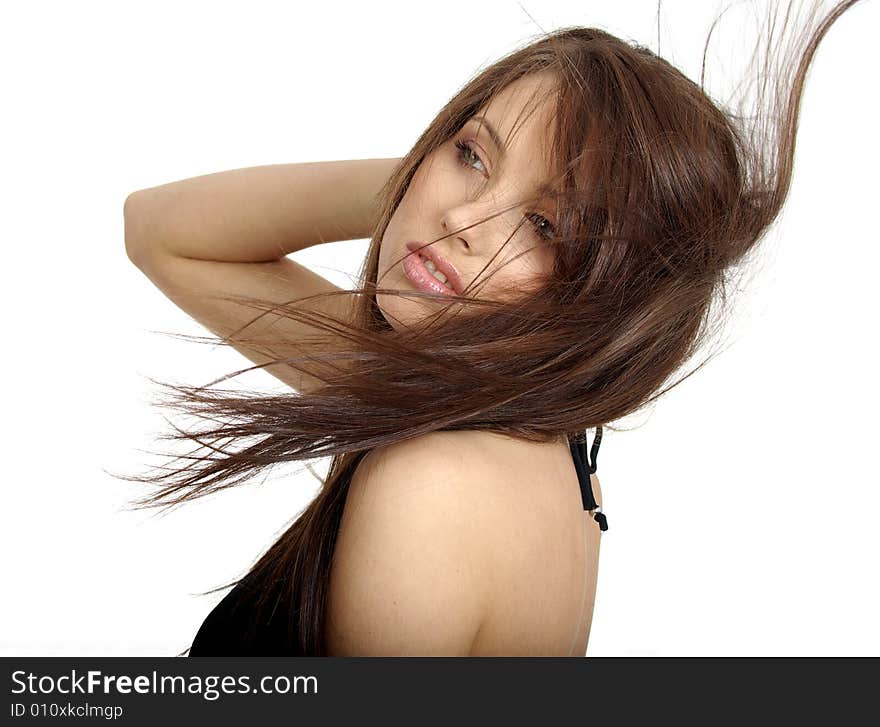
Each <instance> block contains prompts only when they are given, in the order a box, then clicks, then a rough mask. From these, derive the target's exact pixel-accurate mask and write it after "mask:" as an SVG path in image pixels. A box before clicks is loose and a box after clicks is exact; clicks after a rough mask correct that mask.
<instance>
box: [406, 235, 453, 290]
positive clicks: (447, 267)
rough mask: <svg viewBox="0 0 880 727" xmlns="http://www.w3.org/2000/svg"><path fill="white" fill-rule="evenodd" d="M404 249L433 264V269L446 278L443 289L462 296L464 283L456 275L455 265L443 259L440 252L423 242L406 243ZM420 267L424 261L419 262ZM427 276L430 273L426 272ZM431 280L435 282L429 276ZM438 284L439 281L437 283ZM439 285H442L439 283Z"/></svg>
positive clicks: (411, 256)
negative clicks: (420, 263)
mask: <svg viewBox="0 0 880 727" xmlns="http://www.w3.org/2000/svg"><path fill="white" fill-rule="evenodd" d="M406 247H407V249H408V250H409V251H410V252H417V253H418V255H419V256H421V257H422V258H424V259H427V260H430V261H431V262H432V263H434V267H435V268H436V269H437V271H438V272H441V273H443V275H444V276H445V277H446V284H445V287H446V288H447V289H450V290H451V291H452V293H453V294H454V295H462V293H463V291H464V283H463V282H462V280H461V276H460V275H459V274H458V270H456V269H455V265H453V264H452V263H451V262H449V260H447V259H446V258H445V257H443V256H442V255H441V254H440V251H439V250H437V249H436V248H435V247H433V246H432V245H426V244H425V243H424V242H418V241H416V242H408V243H406ZM413 257H415V256H414V255H410V256H408V258H407V259H409V258H413ZM421 262H422V265H424V260H422V261H421ZM426 272H427V274H428V275H431V273H430V271H426ZM431 278H432V279H433V280H437V279H436V278H434V276H433V275H431ZM437 282H438V283H439V282H440V281H439V280H438V281H437ZM440 285H444V284H443V283H440Z"/></svg>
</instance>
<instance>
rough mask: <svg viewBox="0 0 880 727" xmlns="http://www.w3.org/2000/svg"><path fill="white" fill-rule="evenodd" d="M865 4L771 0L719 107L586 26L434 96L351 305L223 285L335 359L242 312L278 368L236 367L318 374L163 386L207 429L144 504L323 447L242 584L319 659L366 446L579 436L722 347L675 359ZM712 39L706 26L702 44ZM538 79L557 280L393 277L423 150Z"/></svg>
mask: <svg viewBox="0 0 880 727" xmlns="http://www.w3.org/2000/svg"><path fill="white" fill-rule="evenodd" d="M855 3H856V0H848V1H847V2H840V3H837V4H835V5H833V6H832V7H831V8H830V9H826V10H824V11H823V10H821V9H820V7H821V3H820V4H808V5H802V4H799V3H790V4H782V5H781V6H774V8H773V9H772V10H770V11H768V15H767V17H766V24H765V26H764V27H763V29H762V32H761V34H760V37H759V38H758V40H757V42H756V44H755V46H754V48H753V49H752V48H748V49H746V48H744V49H743V51H744V53H749V54H751V53H752V52H754V55H752V56H751V57H752V61H751V63H750V65H749V69H748V71H747V75H746V76H745V78H744V80H745V81H746V82H745V83H743V84H740V86H738V89H740V90H741V93H740V96H739V97H738V98H736V99H730V100H727V101H721V100H719V99H715V98H712V97H710V95H709V94H708V93H707V91H706V90H705V88H704V85H703V74H701V78H700V83H699V84H698V83H696V82H695V81H693V80H691V79H689V78H688V77H686V76H685V75H684V74H683V73H682V72H681V71H679V70H678V69H677V68H676V67H674V66H673V65H671V64H670V63H669V62H667V61H666V60H664V59H663V58H661V57H659V56H658V55H656V54H655V53H654V52H652V51H651V50H649V49H648V48H645V47H642V46H639V45H635V44H632V43H630V42H625V41H623V40H621V39H619V38H617V37H615V36H613V35H611V34H609V33H608V32H605V31H603V30H599V29H596V28H587V27H567V28H562V29H559V30H555V31H553V32H549V33H544V34H541V36H540V37H539V38H538V39H537V40H535V41H533V42H530V43H529V44H528V45H526V46H524V47H522V48H520V49H518V50H515V51H514V52H512V53H509V54H508V55H506V56H505V57H503V58H501V59H500V60H498V61H497V62H495V63H493V64H491V65H490V66H489V67H487V68H485V69H484V70H481V71H480V72H479V73H478V74H477V75H476V76H475V77H473V78H472V79H470V80H469V81H468V82H467V83H465V85H464V86H463V87H462V88H461V89H460V90H459V91H458V92H457V93H456V94H455V96H454V97H453V98H452V99H451V100H449V101H448V102H447V103H446V104H445V105H444V106H443V107H442V108H441V109H440V111H439V112H438V113H437V115H436V117H435V118H434V119H433V121H432V122H431V123H430V124H429V125H428V128H427V129H425V131H424V132H423V133H422V134H421V136H420V137H419V138H418V140H417V141H416V143H415V145H414V146H413V147H412V149H411V150H410V151H409V152H408V153H407V154H406V156H405V157H403V159H402V160H401V163H400V164H399V165H398V167H397V168H396V170H395V171H394V173H393V174H392V175H391V177H390V179H389V180H388V183H387V185H386V186H385V188H384V189H383V191H382V194H381V195H380V215H379V220H378V224H377V226H376V228H375V230H374V231H373V234H372V236H371V240H370V245H369V248H368V252H367V255H366V259H365V261H364V264H363V267H362V268H361V270H360V273H359V280H358V286H357V287H356V288H354V289H352V290H345V291H338V292H337V291H334V292H332V293H329V295H343V296H346V297H348V298H350V300H351V306H352V311H353V316H352V317H351V319H348V320H336V319H333V318H331V317H329V316H327V315H323V314H318V313H316V312H314V311H312V310H309V309H308V307H307V306H304V305H302V303H303V302H305V301H306V299H305V298H300V299H297V300H291V301H289V302H288V303H287V304H285V305H280V306H279V305H278V304H277V303H272V302H269V301H261V300H257V299H253V298H240V297H233V296H229V297H228V298H227V300H230V301H235V302H236V303H238V304H240V305H242V306H247V307H249V308H251V309H252V310H253V311H254V322H255V321H257V320H262V321H265V320H267V319H272V318H277V317H287V318H290V319H294V320H297V321H299V322H301V323H303V324H307V325H309V326H310V327H311V329H312V330H313V331H314V333H313V335H314V340H315V341H320V340H325V341H327V342H328V345H327V346H325V347H324V348H322V350H331V351H332V353H328V354H326V355H322V356H307V355H301V354H297V355H293V354H294V353H295V352H294V351H293V348H292V347H291V345H290V342H287V341H285V340H280V339H279V338H278V337H277V336H273V335H272V330H273V329H272V327H271V326H264V327H262V328H261V329H260V330H261V333H260V334H259V335H257V334H255V333H254V332H253V331H254V329H252V328H250V327H249V326H245V327H244V328H242V329H240V330H239V331H237V332H236V333H235V334H233V335H232V336H229V337H227V338H226V340H225V341H224V342H226V343H228V342H229V341H231V340H233V339H237V340H247V341H248V342H249V344H250V345H252V346H254V347H259V348H260V349H262V350H264V351H266V352H267V355H271V357H272V358H273V361H272V362H271V363H268V364H263V365H261V366H260V367H249V368H247V369H243V370H242V371H239V372H235V373H233V374H230V376H235V375H238V374H240V373H243V372H244V371H249V370H251V369H253V368H261V367H267V368H270V367H292V368H294V369H297V370H299V371H302V372H304V373H308V375H309V376H312V377H314V378H316V379H318V380H320V381H321V382H322V386H320V387H318V388H315V389H313V390H310V391H308V392H307V393H302V392H297V391H294V390H291V391H290V392H289V393H284V394H283V395H266V394H261V393H259V392H256V393H249V394H246V395H243V394H241V393H238V392H232V391H224V390H222V389H219V388H217V387H216V384H217V383H219V382H212V383H211V384H208V385H205V386H186V385H176V384H160V385H161V386H163V387H167V388H168V389H169V390H170V391H171V392H172V393H171V395H170V398H169V400H168V401H167V402H165V403H163V404H162V405H163V406H167V407H169V408H174V409H177V410H178V411H181V412H185V413H188V414H192V415H195V416H196V417H198V418H200V419H202V420H203V421H204V422H205V424H206V425H207V426H205V427H202V428H200V429H199V430H198V431H195V430H193V431H184V430H182V429H180V428H178V427H177V426H174V429H175V432H174V433H172V434H168V435H165V436H163V437H162V438H163V439H167V440H174V441H180V442H192V443H194V444H196V445H198V446H197V447H196V448H195V449H194V450H193V451H192V452H191V453H190V454H188V455H184V456H178V457H175V458H174V459H172V460H171V462H170V463H169V465H172V464H176V466H169V465H166V466H165V467H163V468H161V471H160V472H159V473H158V474H152V475H138V476H128V475H121V476H120V477H122V479H126V480H130V481H136V482H141V483H147V484H151V485H154V486H157V487H156V490H155V491H154V492H153V493H152V494H150V495H148V496H146V497H144V498H142V499H140V500H137V501H135V506H136V507H145V508H146V507H168V506H175V505H178V504H181V503H184V502H187V501H190V500H194V499H197V498H199V497H202V496H205V495H208V494H211V493H214V492H217V491H219V490H222V489H225V488H228V487H234V486H236V485H239V484H242V483H245V482H247V481H249V480H251V479H252V478H254V477H255V476H257V475H258V474H260V473H261V472H264V471H267V470H268V469H270V468H271V467H273V466H274V465H277V464H280V463H284V462H292V461H303V462H307V461H309V460H311V459H314V458H320V457H328V456H329V457H331V461H330V468H329V471H328V474H327V476H326V478H325V480H324V482H323V484H322V487H321V489H320V491H319V493H318V495H317V496H316V497H315V498H314V500H313V501H312V502H310V504H309V505H308V506H307V507H306V508H305V509H304V510H302V511H301V512H300V513H297V515H296V516H295V518H294V520H293V522H292V524H290V526H289V527H288V528H287V530H286V531H285V532H284V533H283V534H282V535H281V537H280V538H278V540H277V541H276V542H275V543H274V544H273V545H272V546H271V547H270V548H269V549H268V550H267V551H266V552H265V553H264V554H263V555H262V556H261V557H260V558H259V559H258V560H257V561H256V563H255V564H254V565H253V566H252V568H251V569H250V571H249V573H248V574H247V575H246V576H245V579H244V580H246V582H247V584H248V585H249V587H252V588H253V592H254V593H255V594H258V596H259V599H258V604H257V606H258V609H260V610H262V609H266V611H267V612H270V611H272V610H273V609H274V608H281V607H287V608H288V609H289V611H290V612H291V613H292V614H293V619H292V621H291V623H290V631H289V643H286V644H279V645H278V648H279V650H281V649H286V650H287V651H286V653H291V650H292V651H293V653H297V654H302V655H324V654H325V653H326V641H325V628H326V608H327V594H328V584H329V576H330V569H331V564H332V559H333V552H334V546H335V543H336V537H337V533H338V530H339V525H340V520H341V517H342V513H343V508H344V505H345V501H346V496H347V493H348V488H349V485H350V481H351V476H352V474H353V473H354V471H355V469H356V468H357V466H358V464H359V463H360V461H361V460H362V458H363V457H364V456H365V455H366V454H368V453H369V452H370V451H371V450H373V449H375V448H377V447H383V446H386V445H390V444H393V443H395V442H398V441H401V440H405V439H410V438H413V437H417V436H419V435H422V434H426V433H428V432H431V431H435V430H460V429H467V430H487V431H494V432H499V433H503V434H507V435H509V436H513V437H518V438H522V439H527V440H531V441H551V440H552V439H554V438H557V437H559V436H560V435H563V434H567V435H569V436H577V435H578V433H581V434H582V433H583V431H584V430H586V429H591V428H595V427H599V426H606V427H607V426H609V423H610V422H614V421H616V420H619V419H621V418H622V417H625V416H627V415H630V414H633V413H635V412H637V411H639V410H640V409H642V408H644V407H646V406H647V405H649V404H650V403H651V402H654V401H656V400H657V399H658V397H660V396H662V395H663V394H664V393H665V392H667V391H669V390H670V389H671V388H672V387H674V386H676V385H677V384H678V383H680V382H681V381H683V380H684V379H685V378H687V377H688V376H690V375H691V374H693V373H695V372H696V371H697V370H699V369H700V368H701V367H702V366H703V365H705V364H706V363H708V361H709V360H711V358H712V356H708V357H707V358H705V359H704V360H703V361H701V362H699V363H697V364H696V365H694V366H691V368H690V369H689V370H685V369H686V366H687V365H689V364H691V363H692V362H693V360H694V358H695V356H696V354H697V353H699V352H700V351H703V350H705V349H706V348H707V346H708V344H709V343H710V342H711V341H712V340H713V338H715V335H714V334H715V333H717V331H718V330H719V325H720V323H722V322H723V320H724V317H725V316H724V314H725V311H726V310H728V306H729V304H730V300H731V296H730V295H729V290H730V288H731V286H732V284H733V283H734V281H735V280H736V277H737V276H738V275H740V274H742V272H743V271H744V269H745V263H747V262H748V259H749V257H750V253H752V252H753V250H754V249H755V248H756V244H757V243H758V242H759V240H760V239H761V238H762V237H763V235H764V233H765V232H766V231H767V230H768V228H769V227H770V225H771V224H772V223H773V222H774V220H775V219H776V218H777V216H778V215H779V213H780V211H781V209H782V207H783V205H784V203H785V200H786V197H787V194H788V191H789V187H790V184H791V179H792V171H793V160H794V153H795V141H796V134H797V126H798V114H799V108H800V100H801V96H802V93H803V91H804V86H805V79H806V78H807V71H808V68H809V66H810V63H811V61H812V59H813V57H814V54H815V52H816V49H817V47H818V46H819V44H820V42H821V41H822V38H823V37H824V36H825V34H826V33H827V32H828V31H829V29H830V28H831V26H832V25H833V24H834V22H835V21H836V20H837V18H839V17H840V16H841V15H842V14H843V13H844V12H846V11H847V10H848V9H849V8H851V7H852V6H853V5H854V4H855ZM719 22H723V13H722V16H719V18H718V19H717V20H716V24H717V23H719ZM714 27H715V26H714V25H713V28H714ZM710 39H711V31H710V33H709V37H708V38H707V40H706V47H708V45H709V40H710ZM704 62H705V50H704ZM533 73H545V74H550V76H551V77H552V78H553V79H554V81H555V82H554V84H553V86H552V89H551V90H550V91H549V92H548V93H547V94H545V95H542V96H541V98H536V99H535V101H536V102H546V103H549V104H550V108H551V109H552V121H553V123H552V125H551V128H550V130H549V131H548V133H547V138H546V140H545V141H546V149H545V154H546V157H547V159H548V160H549V164H550V175H549V178H548V180H547V182H548V184H547V188H548V189H549V190H551V191H552V198H553V202H554V205H555V207H554V211H555V216H554V220H555V223H554V231H553V236H552V238H551V239H550V240H549V242H542V243H541V244H550V245H551V246H552V249H553V251H554V257H553V260H554V264H553V268H552V272H551V273H550V274H548V275H545V276H542V277H541V279H540V281H539V282H540V285H539V286H537V287H536V289H535V290H530V291H528V292H527V293H526V294H523V293H522V292H520V293H519V294H518V295H496V294H494V293H493V294H491V295H490V294H486V295H482V294H481V293H480V291H481V289H482V288H483V286H484V285H485V282H486V280H488V279H489V278H490V277H491V275H486V276H482V277H480V278H479V279H478V280H476V281H475V282H474V284H473V285H471V286H468V288H467V289H466V290H464V291H463V292H462V294H461V295H456V296H453V297H442V296H436V300H429V299H430V298H431V297H432V296H431V294H429V293H424V292H419V291H414V290H412V291H411V290H397V289H394V288H384V287H383V285H382V280H381V279H380V276H379V274H378V271H379V264H378V263H379V250H380V243H381V241H382V239H383V235H384V233H385V230H386V227H387V226H388V225H389V222H390V221H391V219H392V217H393V215H394V212H395V210H396V209H397V207H398V205H399V204H400V203H401V201H402V200H403V198H404V196H405V194H406V192H407V189H408V186H409V185H410V182H411V181H412V179H413V177H414V175H415V174H416V172H417V170H418V169H419V166H420V164H422V162H423V160H425V159H426V158H427V157H428V156H429V155H431V154H432V153H433V152H435V151H437V150H438V149H440V148H441V147H443V145H450V144H452V143H454V141H455V135H456V134H457V133H458V132H459V130H460V129H461V128H462V126H463V125H464V124H465V123H466V122H467V121H468V119H470V117H472V116H473V115H475V114H477V113H479V111H480V109H482V108H484V107H485V105H486V104H487V103H488V102H489V101H490V100H491V99H493V98H494V97H495V96H497V94H498V93H499V92H500V91H501V90H502V89H504V88H505V87H507V86H508V85H509V84H511V83H513V82H515V81H516V80H517V79H520V78H522V77H525V76H527V75H529V74H533ZM802 171H803V172H804V173H809V171H810V170H809V169H804V170H802ZM484 222H487V220H477V221H474V222H473V223H471V224H469V225H468V226H467V227H464V228H461V229H450V230H447V231H446V232H447V234H446V235H445V236H444V238H440V239H445V237H454V236H455V235H459V234H461V235H465V236H466V235H467V230H468V229H471V228H472V227H473V226H474V225H479V224H483V223H484ZM524 224H528V223H527V222H526V223H524ZM426 242H428V243H429V244H430V243H433V242H436V240H430V241H426ZM493 290H497V289H493ZM502 292H511V293H515V292H516V291H502ZM377 293H378V294H380V295H383V296H389V297H390V296H401V297H405V298H409V299H411V300H413V301H416V302H417V303H425V304H426V305H425V306H424V310H425V311H427V313H426V314H425V316H424V318H423V319H422V320H420V321H418V325H410V326H406V325H398V326H395V325H392V323H391V322H389V321H388V320H387V318H386V316H385V315H384V314H383V311H382V310H380V308H379V306H378V304H377V300H376V296H377ZM389 299H390V298H389ZM475 332H478V335H476V333H475ZM331 342H332V343H331ZM224 378H228V377H224ZM222 380H223V379H221V380H220V381H222ZM156 383H159V382H156ZM227 585H228V584H227ZM224 587H225V586H224Z"/></svg>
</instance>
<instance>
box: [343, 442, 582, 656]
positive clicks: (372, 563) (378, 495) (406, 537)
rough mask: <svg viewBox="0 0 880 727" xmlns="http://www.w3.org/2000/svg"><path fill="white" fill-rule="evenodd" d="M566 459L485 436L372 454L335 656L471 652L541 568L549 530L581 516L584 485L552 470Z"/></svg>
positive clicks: (355, 509)
mask: <svg viewBox="0 0 880 727" xmlns="http://www.w3.org/2000/svg"><path fill="white" fill-rule="evenodd" d="M565 464H566V460H565V459H560V449H559V448H558V447H556V448H548V446H547V445H532V444H531V443H528V442H526V443H523V442H521V441H519V440H515V439H512V438H509V437H503V436H499V435H495V434H493V433H485V432H474V431H456V432H432V433H430V434H427V435H424V436H420V437H416V438H413V439H411V440H407V441H404V442H398V443H395V444H394V445H391V446H388V447H383V448H379V449H376V450H374V451H372V452H371V453H370V454H368V455H367V456H366V457H365V458H364V459H363V460H362V462H361V464H360V466H359V467H358V469H357V471H356V472H355V474H354V476H353V477H352V481H351V485H350V489H349V492H348V495H347V498H346V504H345V508H344V512H343V517H342V520H341V523H340V528H339V534H338V537H337V542H336V547H335V551H334V558H333V565H332V569H331V577H330V592H329V608H328V615H329V619H328V625H327V632H326V635H327V643H328V652H329V653H330V654H331V655H334V656H369V655H403V654H410V655H417V654H420V655H429V654H434V655H456V654H458V655H467V654H469V653H471V649H472V646H473V644H474V643H475V640H476V637H477V635H478V634H479V632H480V629H481V628H482V627H483V626H484V625H485V623H486V621H487V619H488V618H490V615H491V613H492V611H493V609H494V608H496V605H495V604H496V601H497V599H498V594H499V593H500V592H504V591H505V590H506V588H507V584H508V583H509V582H510V581H511V579H512V578H514V577H515V574H518V573H522V569H523V567H524V566H525V567H527V568H530V567H532V566H534V568H541V567H542V565H541V563H539V562H538V561H539V560H541V558H542V555H541V554H542V553H546V545H544V543H545V541H546V537H547V532H548V530H550V529H552V528H554V527H556V528H557V529H558V524H559V522H560V518H562V519H564V518H565V517H571V516H572V513H574V514H575V515H576V513H577V512H578V509H579V508H578V504H579V503H578V500H577V498H578V497H579V496H578V491H577V488H576V487H575V488H574V490H571V489H570V488H569V489H565V488H562V487H560V486H559V483H558V482H557V479H558V478H556V477H554V476H553V474H554V472H553V470H554V468H559V471H560V472H561V473H563V474H565V472H564V466H565ZM567 464H568V467H569V469H570V467H571V465H570V462H567ZM548 474H549V475H550V476H548ZM533 560H534V561H535V562H534V563H533V564H532V563H531V561H533ZM543 567H546V563H545V564H544V566H543Z"/></svg>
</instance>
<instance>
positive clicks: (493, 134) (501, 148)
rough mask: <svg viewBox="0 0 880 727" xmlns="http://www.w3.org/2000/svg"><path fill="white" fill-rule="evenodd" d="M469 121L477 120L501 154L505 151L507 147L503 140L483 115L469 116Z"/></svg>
mask: <svg viewBox="0 0 880 727" xmlns="http://www.w3.org/2000/svg"><path fill="white" fill-rule="evenodd" d="M469 120H470V121H478V122H479V123H480V126H482V127H483V128H484V129H485V130H486V132H487V133H488V134H489V138H490V139H491V140H492V143H493V144H494V145H495V147H496V148H497V149H498V151H499V152H500V155H501V156H504V155H505V154H506V153H507V147H506V146H505V145H504V142H503V141H502V140H501V137H500V136H499V135H498V132H497V131H496V130H495V127H494V126H492V123H491V122H490V121H489V119H487V118H486V117H485V116H471V118H470V119H469Z"/></svg>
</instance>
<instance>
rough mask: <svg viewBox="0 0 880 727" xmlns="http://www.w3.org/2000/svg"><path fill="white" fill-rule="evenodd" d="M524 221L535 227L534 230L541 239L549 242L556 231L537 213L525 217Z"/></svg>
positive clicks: (548, 221)
mask: <svg viewBox="0 0 880 727" xmlns="http://www.w3.org/2000/svg"><path fill="white" fill-rule="evenodd" d="M526 219H528V220H529V221H530V222H531V223H532V224H533V225H534V226H535V229H536V230H537V231H538V234H539V235H541V237H544V238H546V239H548V240H549V239H551V238H552V237H553V236H554V235H555V234H556V229H555V228H554V227H553V224H552V223H551V222H550V220H548V219H547V218H546V217H544V216H543V215H539V214H538V213H537V212H532V213H531V214H528V215H526Z"/></svg>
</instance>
